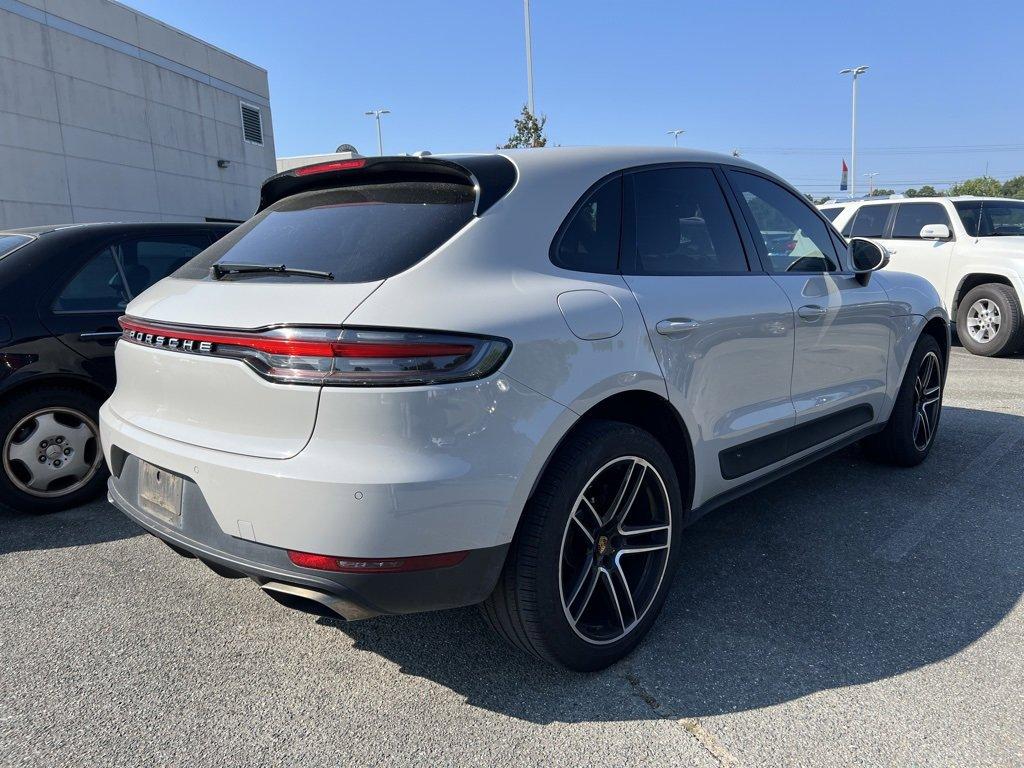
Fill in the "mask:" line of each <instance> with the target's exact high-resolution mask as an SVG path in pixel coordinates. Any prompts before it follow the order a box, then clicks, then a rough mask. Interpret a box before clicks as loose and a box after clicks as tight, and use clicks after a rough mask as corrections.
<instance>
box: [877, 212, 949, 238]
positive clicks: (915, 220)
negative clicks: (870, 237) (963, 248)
mask: <svg viewBox="0 0 1024 768" xmlns="http://www.w3.org/2000/svg"><path fill="white" fill-rule="evenodd" d="M928 224H945V225H946V226H947V227H949V216H947V215H946V209H945V208H944V207H943V206H942V204H941V203H900V207H899V208H897V209H896V220H895V221H894V222H893V225H892V235H891V236H892V237H893V238H894V239H897V240H899V239H908V240H918V239H920V237H921V227H924V226H927V225H928ZM950 229H952V227H950Z"/></svg>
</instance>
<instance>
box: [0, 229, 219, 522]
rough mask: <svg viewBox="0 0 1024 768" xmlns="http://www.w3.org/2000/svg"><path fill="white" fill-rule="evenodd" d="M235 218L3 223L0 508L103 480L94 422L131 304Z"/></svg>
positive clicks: (62, 502)
mask: <svg viewBox="0 0 1024 768" xmlns="http://www.w3.org/2000/svg"><path fill="white" fill-rule="evenodd" d="M233 228H234V227H233V225H230V224H213V223H210V224H75V225H68V226H61V227H33V228H29V229H15V230H6V231H0V460H2V465H0V470H2V471H0V504H3V505H7V506H9V507H13V508H15V509H18V510H22V511H30V512H50V511H55V510H59V509H66V508H68V507H72V506H75V505H76V504H79V503H81V502H83V501H85V500H86V499H89V498H91V497H93V496H95V495H97V494H99V493H100V492H101V491H102V490H103V488H104V487H105V482H106V474H107V473H106V468H105V467H104V465H103V454H102V452H101V451H100V449H99V445H98V442H99V438H98V435H99V432H98V430H97V428H96V418H97V412H98V411H99V407H100V404H101V403H102V402H103V401H104V400H105V399H106V398H107V397H108V395H109V394H110V393H111V391H112V390H113V388H114V344H115V343H116V341H117V338H118V337H119V336H120V335H121V332H120V328H119V327H118V324H117V318H118V317H119V316H120V315H121V314H123V313H124V309H125V307H126V306H127V305H128V302H129V301H131V300H132V299H133V298H134V297H135V296H138V295H139V294H140V293H141V292H142V291H144V290H145V289H146V288H148V287H149V286H150V285H152V284H153V283H155V282H156V281H157V280H160V279H161V278H163V277H166V276H167V275H168V274H170V273H171V272H173V271H174V270H176V269H177V268H178V267H180V266H181V265H182V264H184V263H185V262H186V261H188V260H189V259H191V258H192V257H193V256H195V255H196V254H198V253H199V252H200V251H202V250H204V249H205V248H206V247H207V246H209V245H211V244H212V243H213V242H215V241H216V240H218V239H220V238H221V237H223V236H224V235H226V234H227V233H228V232H230V231H231V230H232V229H233Z"/></svg>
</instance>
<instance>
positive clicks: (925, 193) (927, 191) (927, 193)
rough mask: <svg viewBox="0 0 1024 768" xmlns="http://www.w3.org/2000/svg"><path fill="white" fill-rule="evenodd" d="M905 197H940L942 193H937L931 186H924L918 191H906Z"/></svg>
mask: <svg viewBox="0 0 1024 768" xmlns="http://www.w3.org/2000/svg"><path fill="white" fill-rule="evenodd" d="M904 194H905V195H906V196H907V197H941V196H942V193H941V192H939V191H938V190H937V189H935V187H933V186H932V185H931V184H925V185H924V186H923V187H921V188H920V189H913V188H911V189H908V190H907V191H906V192H905V193H904Z"/></svg>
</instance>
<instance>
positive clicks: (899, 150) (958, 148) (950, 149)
mask: <svg viewBox="0 0 1024 768" xmlns="http://www.w3.org/2000/svg"><path fill="white" fill-rule="evenodd" d="M741 149H742V150H743V152H745V153H758V154H779V155H792V154H803V155H813V154H828V155H833V154H842V153H845V152H847V151H848V148H847V147H741ZM858 152H860V153H862V154H864V153H867V154H873V155H890V156H898V155H927V154H972V153H980V152H1024V144H938V145H933V146H923V145H922V146H905V147H864V148H861V149H858Z"/></svg>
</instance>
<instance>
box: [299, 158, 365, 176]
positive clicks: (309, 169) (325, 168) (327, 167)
mask: <svg viewBox="0 0 1024 768" xmlns="http://www.w3.org/2000/svg"><path fill="white" fill-rule="evenodd" d="M364 165H366V161H365V160H334V161H331V162H329V163H317V164H316V165H304V166H302V167H301V168H296V169H295V175H296V176H312V175H313V174H314V173H330V172H331V171H348V170H351V169H353V168H362V167H363V166H364Z"/></svg>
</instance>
